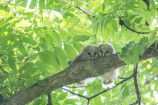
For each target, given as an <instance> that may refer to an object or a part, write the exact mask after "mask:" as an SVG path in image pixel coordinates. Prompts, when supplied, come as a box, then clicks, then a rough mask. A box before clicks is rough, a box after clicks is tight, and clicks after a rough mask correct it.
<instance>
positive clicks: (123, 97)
mask: <svg viewBox="0 0 158 105" xmlns="http://www.w3.org/2000/svg"><path fill="white" fill-rule="evenodd" d="M129 94H130V93H129V86H125V87H124V88H123V90H122V99H126V98H127V97H128V96H129Z"/></svg>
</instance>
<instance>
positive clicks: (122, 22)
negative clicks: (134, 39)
mask: <svg viewBox="0 0 158 105" xmlns="http://www.w3.org/2000/svg"><path fill="white" fill-rule="evenodd" d="M119 19H120V22H119V24H120V25H121V26H122V25H124V26H125V27H126V28H127V29H129V30H131V31H132V32H135V33H137V34H148V33H149V32H138V31H135V30H134V29H132V28H130V27H128V26H127V25H126V24H125V23H124V21H123V20H122V19H121V18H119Z"/></svg>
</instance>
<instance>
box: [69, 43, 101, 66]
mask: <svg viewBox="0 0 158 105" xmlns="http://www.w3.org/2000/svg"><path fill="white" fill-rule="evenodd" d="M95 58H98V54H97V46H95V45H91V44H89V45H87V46H86V47H85V48H84V49H83V51H82V52H81V54H80V55H78V56H77V57H76V58H75V59H74V60H73V61H69V62H68V64H69V65H71V64H73V63H75V62H79V61H84V60H90V59H95Z"/></svg>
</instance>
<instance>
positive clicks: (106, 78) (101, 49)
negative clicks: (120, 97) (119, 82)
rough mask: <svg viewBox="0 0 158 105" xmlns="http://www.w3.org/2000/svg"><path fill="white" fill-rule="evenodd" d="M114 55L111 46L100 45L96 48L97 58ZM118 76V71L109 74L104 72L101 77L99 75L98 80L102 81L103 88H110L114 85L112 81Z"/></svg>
mask: <svg viewBox="0 0 158 105" xmlns="http://www.w3.org/2000/svg"><path fill="white" fill-rule="evenodd" d="M111 54H115V49H114V48H113V46H112V45H111V44H107V43H102V44H100V45H99V46H98V56H99V57H103V56H109V55H111ZM118 75H119V69H114V70H111V71H109V72H105V73H104V74H103V75H100V76H99V78H100V79H101V80H102V85H103V87H104V88H106V87H111V86H113V85H114V81H115V80H116V79H117V77H118Z"/></svg>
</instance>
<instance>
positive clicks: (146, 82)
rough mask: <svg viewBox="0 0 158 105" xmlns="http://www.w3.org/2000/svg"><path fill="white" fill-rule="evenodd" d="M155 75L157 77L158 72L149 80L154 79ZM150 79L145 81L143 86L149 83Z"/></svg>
mask: <svg viewBox="0 0 158 105" xmlns="http://www.w3.org/2000/svg"><path fill="white" fill-rule="evenodd" d="M156 77H158V74H155V75H154V76H153V77H152V79H151V80H154V79H155V78H156ZM151 80H147V81H145V83H144V86H145V85H147V84H149V83H150V82H151Z"/></svg>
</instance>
